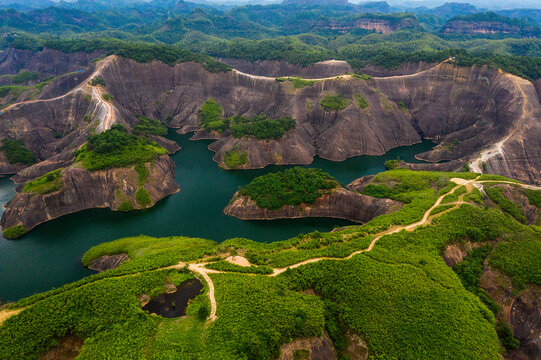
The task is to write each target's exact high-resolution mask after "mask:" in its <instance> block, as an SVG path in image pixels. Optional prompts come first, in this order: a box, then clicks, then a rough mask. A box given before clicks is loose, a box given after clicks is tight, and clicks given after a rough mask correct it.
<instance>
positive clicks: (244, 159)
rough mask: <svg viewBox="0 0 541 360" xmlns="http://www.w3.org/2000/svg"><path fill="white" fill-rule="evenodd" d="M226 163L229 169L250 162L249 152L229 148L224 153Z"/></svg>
mask: <svg viewBox="0 0 541 360" xmlns="http://www.w3.org/2000/svg"><path fill="white" fill-rule="evenodd" d="M224 164H225V166H226V167H227V168H229V169H236V168H239V167H241V166H243V165H246V164H248V153H247V152H246V151H244V150H242V151H241V150H238V149H233V150H229V151H228V152H226V153H225V155H224Z"/></svg>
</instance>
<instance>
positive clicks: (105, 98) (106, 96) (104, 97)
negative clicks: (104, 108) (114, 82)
mask: <svg viewBox="0 0 541 360" xmlns="http://www.w3.org/2000/svg"><path fill="white" fill-rule="evenodd" d="M101 97H102V98H103V100H105V101H108V102H113V100H114V99H115V98H114V96H113V95H111V94H101Z"/></svg>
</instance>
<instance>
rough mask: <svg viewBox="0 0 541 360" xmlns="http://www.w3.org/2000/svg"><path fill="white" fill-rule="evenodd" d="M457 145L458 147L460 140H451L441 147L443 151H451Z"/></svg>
mask: <svg viewBox="0 0 541 360" xmlns="http://www.w3.org/2000/svg"><path fill="white" fill-rule="evenodd" d="M458 145H460V140H458V139H453V140H451V141H449V142H447V143H445V144H443V145H442V146H441V147H442V148H444V149H445V150H449V151H453V150H454V149H455V148H456V147H457V146H458Z"/></svg>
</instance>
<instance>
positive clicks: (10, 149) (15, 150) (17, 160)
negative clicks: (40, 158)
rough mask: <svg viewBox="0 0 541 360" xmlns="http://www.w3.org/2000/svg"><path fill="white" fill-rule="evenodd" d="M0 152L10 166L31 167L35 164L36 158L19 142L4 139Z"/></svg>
mask: <svg viewBox="0 0 541 360" xmlns="http://www.w3.org/2000/svg"><path fill="white" fill-rule="evenodd" d="M0 150H2V151H3V152H4V154H5V155H6V157H7V159H8V161H9V163H10V164H25V165H32V164H33V163H35V162H36V156H35V155H34V154H32V152H31V151H30V150H28V148H27V147H26V146H24V144H23V142H22V141H21V140H10V139H4V140H2V146H1V147H0Z"/></svg>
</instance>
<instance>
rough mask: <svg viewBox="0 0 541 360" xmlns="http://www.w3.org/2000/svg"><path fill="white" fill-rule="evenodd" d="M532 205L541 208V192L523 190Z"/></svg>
mask: <svg viewBox="0 0 541 360" xmlns="http://www.w3.org/2000/svg"><path fill="white" fill-rule="evenodd" d="M522 191H523V192H524V194H525V195H526V197H527V198H528V201H529V203H530V205H534V206H537V207H541V190H532V189H522Z"/></svg>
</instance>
